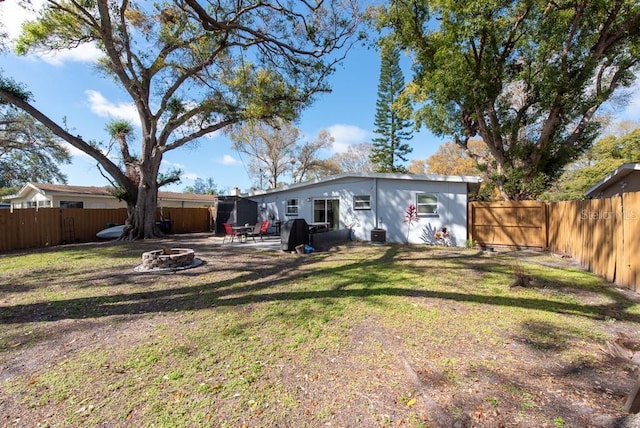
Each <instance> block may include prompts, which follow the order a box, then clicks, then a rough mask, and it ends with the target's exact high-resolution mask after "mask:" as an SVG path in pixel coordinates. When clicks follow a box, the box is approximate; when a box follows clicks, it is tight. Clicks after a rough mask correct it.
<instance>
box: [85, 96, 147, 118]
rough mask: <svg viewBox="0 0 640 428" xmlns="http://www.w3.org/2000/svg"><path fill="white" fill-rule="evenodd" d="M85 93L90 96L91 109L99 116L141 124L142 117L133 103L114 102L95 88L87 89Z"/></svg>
mask: <svg viewBox="0 0 640 428" xmlns="http://www.w3.org/2000/svg"><path fill="white" fill-rule="evenodd" d="M85 94H87V97H88V98H89V107H90V108H91V111H92V112H94V113H95V114H97V115H98V116H100V117H108V118H115V119H124V120H126V121H128V122H131V123H132V124H134V125H136V126H140V117H139V116H138V112H137V111H136V108H135V106H134V105H133V103H118V104H114V103H112V102H110V101H109V100H107V99H106V98H105V97H104V96H103V95H102V94H101V93H100V92H98V91H93V90H87V91H85Z"/></svg>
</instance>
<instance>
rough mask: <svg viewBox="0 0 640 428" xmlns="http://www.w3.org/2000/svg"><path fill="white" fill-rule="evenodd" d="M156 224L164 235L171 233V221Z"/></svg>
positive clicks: (161, 221)
mask: <svg viewBox="0 0 640 428" xmlns="http://www.w3.org/2000/svg"><path fill="white" fill-rule="evenodd" d="M156 224H157V225H158V227H159V228H160V231H162V232H163V233H171V220H160V221H158V222H156Z"/></svg>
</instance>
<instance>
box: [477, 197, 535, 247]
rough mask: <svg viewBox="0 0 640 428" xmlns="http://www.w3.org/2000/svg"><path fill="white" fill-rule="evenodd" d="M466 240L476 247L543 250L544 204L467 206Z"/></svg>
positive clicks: (522, 202) (513, 203)
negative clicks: (489, 246)
mask: <svg viewBox="0 0 640 428" xmlns="http://www.w3.org/2000/svg"><path fill="white" fill-rule="evenodd" d="M468 221H469V227H468V230H469V239H472V240H473V241H475V242H476V243H478V244H480V245H510V246H515V247H537V248H546V246H547V206H546V204H545V203H544V202H538V201H521V202H471V203H470V204H469V217H468Z"/></svg>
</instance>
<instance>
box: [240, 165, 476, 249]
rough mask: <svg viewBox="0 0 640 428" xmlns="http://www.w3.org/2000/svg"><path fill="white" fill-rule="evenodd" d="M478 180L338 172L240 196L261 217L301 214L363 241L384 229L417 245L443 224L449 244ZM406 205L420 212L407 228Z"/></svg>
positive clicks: (391, 237) (459, 241)
mask: <svg viewBox="0 0 640 428" xmlns="http://www.w3.org/2000/svg"><path fill="white" fill-rule="evenodd" d="M480 182H481V179H480V177H475V176H443V175H408V174H379V173H370V174H341V175H336V176H332V177H328V178H323V179H318V180H313V181H309V182H304V183H299V184H294V185H290V186H285V187H281V188H278V189H271V190H264V191H255V192H251V193H249V194H247V195H243V196H244V197H246V198H248V199H251V200H253V201H255V202H256V203H257V206H258V220H259V221H262V220H270V221H271V222H272V223H275V222H278V221H280V222H282V223H284V222H286V221H288V220H292V219H296V218H302V219H304V220H305V221H306V222H307V223H309V224H318V225H325V226H327V227H328V228H329V229H333V230H336V229H345V228H350V229H352V231H353V235H354V238H355V239H359V240H363V241H369V240H371V237H372V233H371V232H372V231H373V230H374V229H376V230H377V229H383V230H384V231H385V232H384V235H385V238H386V239H385V240H386V241H388V242H407V241H408V242H409V243H416V244H417V243H427V244H429V243H435V242H434V236H436V237H438V236H439V235H438V234H437V233H436V232H439V231H442V229H443V228H446V230H447V232H448V236H449V244H452V245H457V246H464V244H465V241H466V239H467V201H468V196H469V194H470V193H475V192H477V189H478V187H479V185H480ZM409 205H413V206H415V207H416V208H417V213H418V217H417V219H416V220H415V221H414V222H413V224H412V225H411V227H409V225H408V224H407V223H406V222H405V216H406V212H407V209H408V207H409Z"/></svg>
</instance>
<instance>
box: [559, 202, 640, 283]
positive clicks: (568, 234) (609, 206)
mask: <svg viewBox="0 0 640 428" xmlns="http://www.w3.org/2000/svg"><path fill="white" fill-rule="evenodd" d="M548 222H549V243H548V246H547V247H548V248H549V250H550V251H552V252H554V253H561V254H567V255H570V256H571V257H573V258H574V259H576V260H578V261H579V262H580V264H581V265H582V266H584V267H586V268H587V269H589V270H590V271H592V272H594V273H596V274H598V275H601V276H603V277H604V278H606V279H607V280H608V281H610V282H614V283H616V284H618V285H620V286H623V287H627V288H629V289H631V290H634V291H640V192H635V193H623V194H622V196H621V197H620V196H614V197H612V198H606V199H591V200H588V201H569V202H556V203H552V204H549V220H548Z"/></svg>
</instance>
